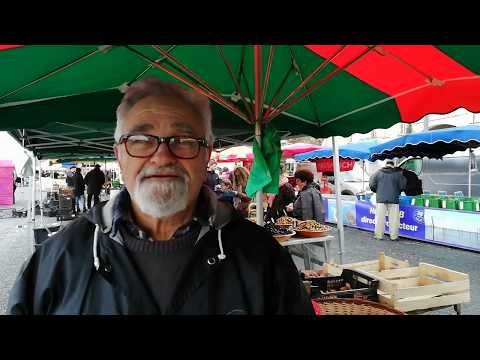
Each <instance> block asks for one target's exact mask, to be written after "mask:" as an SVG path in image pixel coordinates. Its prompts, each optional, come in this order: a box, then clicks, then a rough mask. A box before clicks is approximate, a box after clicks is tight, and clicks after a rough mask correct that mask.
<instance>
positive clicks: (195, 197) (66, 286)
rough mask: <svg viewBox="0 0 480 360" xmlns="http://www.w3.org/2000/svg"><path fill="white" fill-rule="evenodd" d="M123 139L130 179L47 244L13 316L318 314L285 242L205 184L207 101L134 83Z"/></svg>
mask: <svg viewBox="0 0 480 360" xmlns="http://www.w3.org/2000/svg"><path fill="white" fill-rule="evenodd" d="M115 141H116V143H115V145H114V151H115V155H116V157H117V159H118V162H119V165H120V168H121V170H122V177H123V180H124V183H125V189H124V190H122V191H121V192H120V193H119V194H118V195H116V196H115V197H113V198H112V199H111V200H110V201H108V202H106V203H100V204H99V205H97V206H95V207H93V208H92V209H91V210H90V211H89V212H88V213H87V214H86V216H83V217H81V218H78V219H76V220H75V221H73V222H72V223H71V224H70V225H69V226H67V227H66V228H65V229H63V230H62V231H60V232H58V233H56V234H55V235H53V236H52V237H51V238H49V239H48V240H47V241H45V242H44V243H43V245H42V246H41V247H39V248H38V249H37V251H36V252H35V253H34V254H33V255H32V257H31V258H30V259H29V261H28V262H27V263H26V265H25V267H24V268H23V269H22V270H21V272H20V275H19V277H18V279H17V282H16V284H15V285H14V288H13V289H12V291H11V293H10V299H9V305H8V312H9V313H10V314H229V315H230V314H231V315H239V314H308V315H313V314H314V311H313V308H312V305H311V301H310V299H309V297H308V295H307V293H306V291H305V288H304V287H303V284H302V283H301V281H300V277H299V275H298V272H297V269H296V267H295V265H294V263H293V261H292V259H291V258H290V256H289V255H288V253H287V251H286V250H285V249H284V248H283V247H282V246H281V245H280V244H279V243H278V242H276V241H275V240H274V239H273V238H272V236H271V235H270V234H269V233H268V232H267V231H266V230H264V229H263V228H262V227H260V226H257V225H256V224H253V223H252V222H250V221H248V220H244V219H241V218H239V217H238V216H236V215H235V212H234V211H233V209H232V207H231V206H229V205H228V203H226V202H223V201H218V199H217V196H216V195H215V194H214V193H213V192H212V191H211V190H210V189H209V188H208V187H207V186H204V185H203V183H204V181H205V178H206V165H207V163H208V160H209V158H210V154H211V151H212V144H213V134H212V131H211V110H210V107H209V103H208V99H206V98H205V97H203V96H202V95H200V94H198V93H194V92H192V91H188V90H186V89H185V88H183V87H181V86H180V85H176V84H169V83H164V82H161V81H160V80H158V79H155V78H146V79H143V80H140V81H138V82H135V83H133V84H132V85H130V87H129V89H128V90H127V92H126V94H125V96H124V98H123V99H122V103H121V104H120V106H119V108H118V109H117V128H116V130H115Z"/></svg>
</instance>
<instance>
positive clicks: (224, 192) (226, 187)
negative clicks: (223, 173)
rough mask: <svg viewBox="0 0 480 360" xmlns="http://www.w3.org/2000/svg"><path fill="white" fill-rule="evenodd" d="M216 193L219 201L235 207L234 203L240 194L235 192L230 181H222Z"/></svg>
mask: <svg viewBox="0 0 480 360" xmlns="http://www.w3.org/2000/svg"><path fill="white" fill-rule="evenodd" d="M215 192H216V193H217V195H218V199H219V200H223V201H227V202H228V203H230V204H231V205H232V207H233V201H234V199H235V197H236V196H238V193H237V192H236V191H233V189H232V183H231V182H230V180H221V182H220V185H217V189H216V190H215Z"/></svg>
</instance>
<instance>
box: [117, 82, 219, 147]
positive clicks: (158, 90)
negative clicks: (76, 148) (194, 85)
mask: <svg viewBox="0 0 480 360" xmlns="http://www.w3.org/2000/svg"><path fill="white" fill-rule="evenodd" d="M124 93H125V95H124V96H123V98H122V102H121V103H120V105H119V106H118V108H117V125H116V127H115V134H114V138H115V141H116V142H118V141H119V140H120V137H121V136H122V135H123V134H122V125H123V120H124V117H125V114H126V113H127V112H128V111H129V110H130V109H131V108H132V107H133V106H134V105H135V104H136V103H137V102H139V101H140V100H141V99H144V98H146V97H148V96H157V95H167V96H173V97H176V98H179V99H181V100H183V101H185V102H186V103H187V104H189V105H191V107H192V108H193V110H195V111H196V112H198V113H199V114H200V115H201V118H202V120H203V122H204V125H205V128H206V130H207V133H206V138H207V141H208V144H209V145H213V141H214V140H215V137H214V135H213V132H212V110H211V109H210V102H209V100H208V98H207V97H206V96H204V95H202V94H200V93H198V92H197V91H195V90H188V89H186V88H184V87H183V86H181V85H179V84H175V83H169V82H165V81H162V80H160V79H158V78H156V77H152V76H150V77H146V78H144V79H142V80H138V81H135V82H133V83H132V84H131V85H130V86H128V88H127V89H126V90H125V91H124Z"/></svg>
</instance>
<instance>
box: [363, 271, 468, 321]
mask: <svg viewBox="0 0 480 360" xmlns="http://www.w3.org/2000/svg"><path fill="white" fill-rule="evenodd" d="M359 271H364V270H359ZM365 273H367V274H369V275H371V276H372V277H374V278H376V279H378V280H379V287H378V296H379V301H380V303H382V304H384V305H387V306H390V307H392V308H394V309H397V310H400V311H405V312H407V311H414V310H422V309H431V308H437V307H442V306H449V305H456V304H462V303H468V302H470V279H469V276H468V274H464V273H461V272H457V271H453V270H450V269H446V268H443V267H440V266H435V265H432V264H427V263H419V266H417V267H407V268H399V269H391V270H384V271H381V272H379V271H365Z"/></svg>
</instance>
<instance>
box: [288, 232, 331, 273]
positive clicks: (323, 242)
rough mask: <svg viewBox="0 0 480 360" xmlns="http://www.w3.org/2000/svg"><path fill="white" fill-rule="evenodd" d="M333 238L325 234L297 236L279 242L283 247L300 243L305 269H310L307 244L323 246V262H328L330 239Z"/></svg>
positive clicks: (310, 263)
mask: <svg viewBox="0 0 480 360" xmlns="http://www.w3.org/2000/svg"><path fill="white" fill-rule="evenodd" d="M333 239H334V236H332V235H327V236H319V237H314V238H297V239H293V240H287V241H283V242H280V244H281V245H282V246H284V247H288V246H294V245H301V246H302V251H303V261H304V264H305V270H311V269H312V262H311V257H310V251H309V248H308V246H307V245H309V244H315V245H318V246H321V247H323V251H324V255H325V262H326V263H328V262H329V261H330V241H332V240H333ZM312 252H313V251H312Z"/></svg>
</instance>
